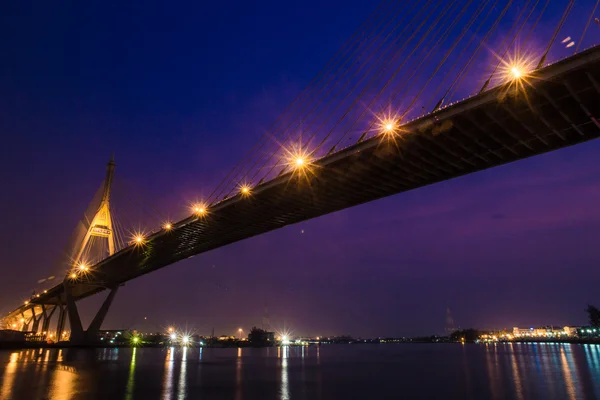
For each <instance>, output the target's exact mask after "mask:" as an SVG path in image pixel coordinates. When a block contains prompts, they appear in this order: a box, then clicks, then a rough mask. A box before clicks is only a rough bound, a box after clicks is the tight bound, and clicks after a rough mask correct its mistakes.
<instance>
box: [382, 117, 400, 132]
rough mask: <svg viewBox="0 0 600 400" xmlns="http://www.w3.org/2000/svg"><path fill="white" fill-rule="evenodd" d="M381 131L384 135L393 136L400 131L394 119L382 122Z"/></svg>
mask: <svg viewBox="0 0 600 400" xmlns="http://www.w3.org/2000/svg"><path fill="white" fill-rule="evenodd" d="M380 130H381V133H383V134H384V135H393V134H395V133H396V131H397V130H398V126H397V124H396V121H394V120H392V119H385V120H383V121H381V122H380Z"/></svg>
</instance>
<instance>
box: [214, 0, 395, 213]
mask: <svg viewBox="0 0 600 400" xmlns="http://www.w3.org/2000/svg"><path fill="white" fill-rule="evenodd" d="M385 4H386V0H384V1H382V2H381V3H380V4H379V6H378V7H377V8H376V9H375V11H374V12H373V13H372V14H371V16H370V18H369V19H367V20H366V21H365V22H364V23H363V24H361V26H359V28H358V29H357V30H356V31H355V32H354V34H353V35H352V37H351V38H350V39H349V40H348V41H346V43H345V44H344V45H342V47H341V48H340V49H339V50H338V51H337V52H336V54H335V55H334V57H332V58H331V59H330V60H329V62H328V64H327V65H326V66H325V67H324V68H323V69H321V71H320V72H319V73H318V74H317V75H316V76H315V78H313V80H312V81H311V82H310V83H309V84H308V85H307V87H306V88H305V89H304V90H303V91H302V92H301V93H300V94H299V95H298V96H297V97H296V99H295V100H294V101H293V103H292V104H291V105H290V106H288V107H287V108H286V111H284V113H283V114H286V113H288V112H291V111H292V110H293V107H292V106H294V105H295V104H296V102H298V101H299V99H300V98H301V97H302V96H303V95H305V97H306V96H309V95H310V94H309V92H310V91H311V90H314V89H313V88H312V87H311V86H312V85H313V84H316V83H318V82H319V81H321V80H322V78H323V77H326V78H327V79H329V78H331V77H333V78H334V79H336V78H337V76H336V75H335V74H333V75H331V74H329V72H330V69H333V68H334V61H337V59H340V60H342V61H343V58H344V57H345V54H346V53H347V52H348V51H349V50H350V49H352V47H353V46H354V45H355V43H357V40H358V39H359V38H360V36H361V35H362V34H363V32H367V29H366V28H367V27H368V26H369V24H370V23H371V22H375V21H377V19H376V18H378V16H379V14H380V13H382V12H383V11H384V10H383V7H384V5H385ZM369 29H370V28H369ZM361 47H362V43H360V44H359V45H358V48H355V49H354V50H353V53H354V52H355V51H357V49H360V48H361ZM346 63H347V60H346V61H344V62H343V63H342V65H345V64H346ZM330 64H331V65H332V66H331V68H329V69H328V67H329V65H330ZM338 68H339V66H338ZM328 83H329V80H328V81H327V82H326V83H325V86H326V85H327V84H328ZM322 90H323V88H321V89H320V90H319V93H320V92H321V91H322ZM290 118H291V116H290ZM283 121H284V118H283V116H279V117H278V118H277V122H279V124H281V123H283ZM277 122H276V123H274V124H273V126H272V127H271V128H270V129H269V130H268V131H267V132H265V133H264V134H263V135H262V137H261V139H260V140H259V142H258V143H256V144H255V145H254V147H253V148H252V149H251V150H250V151H249V152H248V153H247V156H246V162H245V163H244V165H243V166H241V164H242V161H244V159H242V160H241V161H240V162H238V165H240V166H241V169H243V168H245V167H247V165H248V163H249V162H250V161H251V160H252V158H253V156H254V153H255V152H256V151H257V150H258V149H260V148H261V147H262V146H264V144H265V143H268V139H269V134H268V133H269V132H272V131H274V130H275V127H277V126H278V123H277ZM236 173H239V172H238V171H237V166H236V168H234V170H232V171H230V173H229V174H228V175H227V176H226V177H225V178H224V179H223V180H222V182H221V183H220V184H219V185H218V186H217V187H216V188H215V189H214V190H213V192H212V193H211V194H210V196H209V201H211V199H212V198H213V196H214V195H215V193H216V192H217V191H219V190H220V189H221V187H222V186H223V185H225V184H228V183H230V177H231V176H232V175H235V174H236ZM234 180H235V179H234ZM222 191H223V189H221V192H220V194H218V195H217V196H216V199H218V198H219V197H220V195H221V194H222Z"/></svg>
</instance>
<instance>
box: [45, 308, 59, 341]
mask: <svg viewBox="0 0 600 400" xmlns="http://www.w3.org/2000/svg"><path fill="white" fill-rule="evenodd" d="M56 307H57V306H54V307H51V308H50V313H49V314H48V312H47V311H48V309H47V308H46V306H45V305H42V310H43V314H44V319H43V320H42V332H46V333H45V335H46V336H48V330H49V329H50V320H51V319H52V315H53V314H54V311H56Z"/></svg>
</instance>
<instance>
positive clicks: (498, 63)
mask: <svg viewBox="0 0 600 400" xmlns="http://www.w3.org/2000/svg"><path fill="white" fill-rule="evenodd" d="M539 1H540V0H536V2H535V4H534V5H533V8H532V9H531V11H530V12H529V14H528V15H527V17H526V18H525V19H524V20H523V22H522V23H521V26H520V27H519V29H517V31H516V32H515V34H514V36H513V37H512V40H511V41H510V43H509V44H508V46H506V48H505V49H504V53H502V57H500V58H499V59H498V62H497V63H496V66H495V67H494V69H493V71H492V73H491V74H490V76H489V78H488V79H487V81H486V82H485V84H484V87H483V88H482V89H481V90H480V92H481V91H483V90H485V88H486V87H487V86H488V85H489V84H490V83H491V81H492V79H493V78H494V75H495V74H496V72H497V71H498V68H500V65H501V64H502V63H503V61H504V60H505V58H506V54H507V53H508V51H509V50H510V48H511V47H512V46H513V45H514V43H515V41H516V40H517V37H519V34H520V33H521V30H522V29H523V27H524V26H525V24H526V23H527V21H529V18H530V17H531V15H532V14H533V11H534V10H535V8H536V7H537V5H538V3H539ZM529 2H530V0H527V3H525V7H523V9H522V10H521V13H519V17H518V18H517V19H516V20H515V24H514V26H513V28H514V27H515V26H516V25H517V24H518V21H519V20H520V19H521V17H522V15H523V13H524V12H525V10H526V9H527V7H528V6H529ZM510 32H512V28H511V30H510V31H509V34H508V35H509V36H508V37H510V34H511V33H510Z"/></svg>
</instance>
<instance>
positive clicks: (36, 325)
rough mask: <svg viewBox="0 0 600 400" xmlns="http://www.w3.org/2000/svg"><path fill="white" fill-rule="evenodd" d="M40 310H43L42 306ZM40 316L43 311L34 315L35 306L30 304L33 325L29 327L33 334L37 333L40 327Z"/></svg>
mask: <svg viewBox="0 0 600 400" xmlns="http://www.w3.org/2000/svg"><path fill="white" fill-rule="evenodd" d="M42 307H43V306H42ZM42 310H43V308H42ZM42 317H43V311H42V313H40V315H39V316H37V317H36V315H35V306H32V307H31V319H32V320H33V325H32V327H31V331H32V332H33V333H34V334H37V333H38V329H39V327H40V321H41V320H42Z"/></svg>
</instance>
